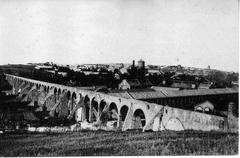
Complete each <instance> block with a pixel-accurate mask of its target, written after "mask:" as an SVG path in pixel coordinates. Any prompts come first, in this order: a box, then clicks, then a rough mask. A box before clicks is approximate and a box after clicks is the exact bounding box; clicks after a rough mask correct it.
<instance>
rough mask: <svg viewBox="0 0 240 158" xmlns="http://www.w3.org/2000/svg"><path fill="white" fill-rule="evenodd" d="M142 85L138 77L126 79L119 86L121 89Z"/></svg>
mask: <svg viewBox="0 0 240 158" xmlns="http://www.w3.org/2000/svg"><path fill="white" fill-rule="evenodd" d="M141 87H142V84H141V83H140V82H139V80H138V79H124V80H122V82H121V83H119V85H118V88H119V89H121V90H127V89H139V88H141Z"/></svg>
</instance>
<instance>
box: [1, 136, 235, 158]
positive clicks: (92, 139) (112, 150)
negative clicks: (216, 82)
mask: <svg viewBox="0 0 240 158" xmlns="http://www.w3.org/2000/svg"><path fill="white" fill-rule="evenodd" d="M236 154H238V134H226V133H218V132H197V131H184V132H173V131H171V132H168V131H164V132H145V133H142V132H137V131H128V132H106V131H82V132H73V133H12V134H1V135H0V156H80V155H93V156H94V155H99V156H100V155H118V156H121V155H129V156H130V155H236Z"/></svg>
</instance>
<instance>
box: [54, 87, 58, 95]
mask: <svg viewBox="0 0 240 158" xmlns="http://www.w3.org/2000/svg"><path fill="white" fill-rule="evenodd" d="M53 92H54V94H55V95H56V94H57V92H58V89H57V88H56V87H55V88H54V91H53Z"/></svg>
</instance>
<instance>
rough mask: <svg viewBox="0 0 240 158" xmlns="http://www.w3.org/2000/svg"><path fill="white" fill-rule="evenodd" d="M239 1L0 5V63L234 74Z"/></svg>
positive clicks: (44, 0)
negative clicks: (137, 63) (142, 66)
mask: <svg viewBox="0 0 240 158" xmlns="http://www.w3.org/2000/svg"><path fill="white" fill-rule="evenodd" d="M238 35H239V34H238V0H65V1H61V0H0V64H7V63H28V62H46V61H50V62H51V61H52V62H57V63H63V64H82V63H113V62H125V63H126V62H127V63H130V62H132V60H133V59H135V60H139V59H140V58H141V59H143V60H145V61H146V64H158V65H176V64H181V65H183V66H194V67H207V66H208V65H210V66H211V68H217V69H221V70H228V71H231V70H234V71H238V59H239V57H238V52H239V50H238Z"/></svg>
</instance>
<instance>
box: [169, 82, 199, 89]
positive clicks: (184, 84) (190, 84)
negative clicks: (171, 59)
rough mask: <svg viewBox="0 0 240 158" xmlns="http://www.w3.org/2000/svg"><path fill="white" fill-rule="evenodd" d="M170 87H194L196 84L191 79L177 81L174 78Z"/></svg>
mask: <svg viewBox="0 0 240 158" xmlns="http://www.w3.org/2000/svg"><path fill="white" fill-rule="evenodd" d="M171 87H172V88H180V89H196V84H195V83H194V82H192V81H178V80H174V81H173V83H172V84H171Z"/></svg>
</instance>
